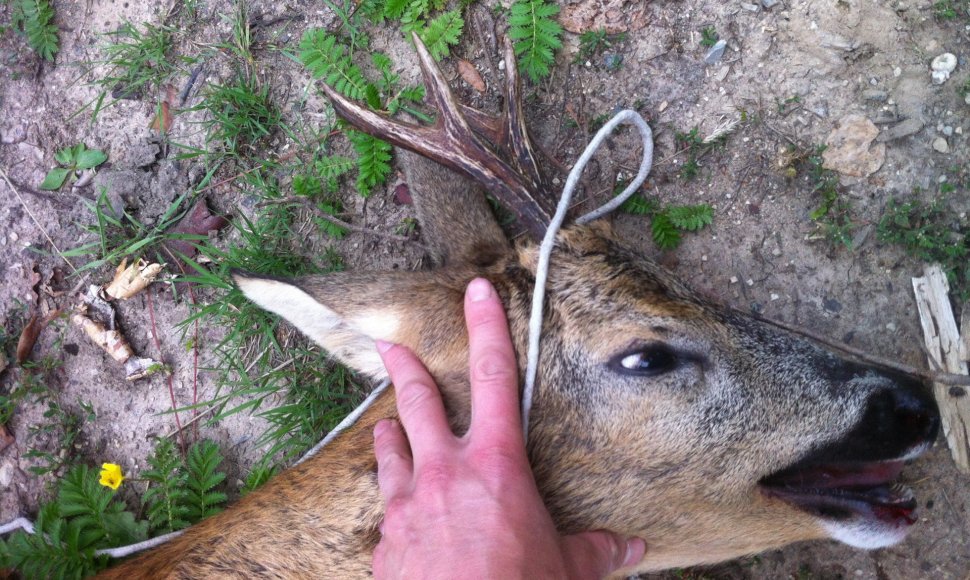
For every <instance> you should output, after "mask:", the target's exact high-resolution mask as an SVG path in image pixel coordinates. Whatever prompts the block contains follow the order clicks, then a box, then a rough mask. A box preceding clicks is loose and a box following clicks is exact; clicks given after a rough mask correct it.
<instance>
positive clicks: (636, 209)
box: [620, 194, 660, 215]
mask: <svg viewBox="0 0 970 580" xmlns="http://www.w3.org/2000/svg"><path fill="white" fill-rule="evenodd" d="M659 209H660V204H658V203H657V200H655V199H652V198H646V197H643V196H642V195H639V194H633V195H631V196H630V197H628V198H627V200H626V201H624V202H623V205H621V206H620V211H622V212H626V213H629V214H633V215H653V214H655V213H657V211H658V210H659Z"/></svg>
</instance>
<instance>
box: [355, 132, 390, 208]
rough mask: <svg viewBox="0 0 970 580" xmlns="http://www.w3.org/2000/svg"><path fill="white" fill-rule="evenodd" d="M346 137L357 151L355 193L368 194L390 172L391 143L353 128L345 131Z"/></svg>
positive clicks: (384, 179) (385, 178) (382, 181)
mask: <svg viewBox="0 0 970 580" xmlns="http://www.w3.org/2000/svg"><path fill="white" fill-rule="evenodd" d="M347 138H348V139H350V142H351V144H352V145H353V146H354V151H356V152H357V164H358V168H359V170H360V172H359V173H358V175H357V193H359V194H361V195H363V196H368V195H370V192H371V190H373V189H374V187H376V186H377V185H380V184H382V183H384V181H386V180H387V176H388V175H390V173H391V151H392V148H391V144H390V143H388V142H386V141H382V140H380V139H378V138H377V137H372V136H370V135H368V134H367V133H362V132H360V131H353V130H350V131H347Z"/></svg>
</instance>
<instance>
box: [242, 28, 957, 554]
mask: <svg viewBox="0 0 970 580" xmlns="http://www.w3.org/2000/svg"><path fill="white" fill-rule="evenodd" d="M414 41H415V44H416V46H417V49H418V53H419V55H420V60H421V65H422V70H423V73H424V75H425V81H426V87H427V89H428V93H429V96H430V100H431V101H432V103H433V104H435V105H436V106H437V108H438V111H439V116H438V119H437V122H436V124H435V125H434V126H431V127H422V126H414V125H409V124H405V123H400V122H396V121H392V120H390V119H387V118H385V117H384V116H382V115H380V114H378V113H374V112H372V111H369V110H366V109H364V108H361V107H359V106H357V105H356V104H354V103H352V102H350V101H348V100H347V99H345V98H343V97H341V96H340V95H339V94H337V93H336V92H334V91H333V90H330V89H327V94H328V95H329V96H330V98H331V99H332V100H333V104H334V107H335V109H336V110H337V112H338V113H339V114H340V115H341V116H343V117H344V118H345V119H347V120H348V121H350V122H351V123H352V124H353V125H355V126H356V127H357V128H359V129H361V130H364V131H367V132H370V133H372V134H374V135H376V136H378V137H381V138H383V139H386V140H388V141H390V142H392V143H394V144H395V145H397V146H399V147H402V148H404V149H408V150H412V151H414V152H416V153H417V154H418V155H415V154H413V153H407V152H401V154H400V158H401V160H402V163H403V166H404V171H405V174H406V176H407V181H408V183H409V185H410V187H411V190H412V194H413V196H414V199H415V203H416V206H417V211H418V213H419V217H420V219H421V223H422V227H423V231H424V234H425V236H426V238H427V239H428V243H429V244H430V246H431V249H432V252H431V253H432V256H431V257H432V260H433V262H434V264H435V265H436V266H437V267H436V269H434V270H431V271H421V272H373V273H363V272H343V273H336V274H332V275H327V276H316V277H313V276H311V277H306V278H300V279H296V280H278V279H269V278H263V277H259V276H256V275H250V274H242V273H238V274H237V275H236V282H237V284H238V285H239V287H240V288H241V289H242V290H243V292H244V293H245V294H246V295H247V296H248V297H249V298H250V299H252V300H253V301H254V302H256V303H257V304H259V305H261V306H262V307H264V308H266V309H268V310H271V311H273V312H276V313H278V314H280V315H281V316H283V317H284V318H286V319H287V320H289V321H290V322H291V323H292V324H293V325H295V326H296V327H298V328H299V329H301V330H302V331H303V332H304V333H305V334H306V335H307V336H309V337H310V338H311V339H313V340H314V341H316V342H317V343H318V344H320V345H321V346H322V347H323V348H325V349H326V350H328V351H329V352H331V353H332V354H333V355H334V356H336V357H338V358H339V359H340V360H341V361H343V362H344V363H346V364H347V365H349V366H351V367H353V368H354V369H356V370H357V371H359V372H361V373H364V374H366V375H368V376H370V377H373V378H375V379H382V378H385V377H386V372H385V371H384V368H383V366H382V364H381V362H380V359H379V358H378V355H377V351H376V349H375V347H374V341H375V340H376V339H381V340H386V341H393V342H397V343H401V344H404V345H406V346H408V347H409V348H411V349H412V350H413V351H414V352H415V353H416V354H417V355H418V356H419V357H420V358H421V359H422V360H423V361H424V362H425V364H426V366H427V367H428V369H429V370H430V371H431V373H432V374H433V376H434V377H435V378H436V380H437V381H438V384H439V386H440V388H441V390H442V393H443V396H444V399H445V403H446V406H447V408H448V410H449V414H450V417H451V420H452V424H453V427H454V428H455V429H456V430H458V431H461V430H463V429H465V428H466V426H467V422H468V417H469V394H468V389H469V383H468V369H467V343H466V337H465V330H464V324H463V321H462V296H463V291H464V288H465V286H466V285H467V283H468V282H469V281H470V280H471V279H472V278H474V277H476V276H483V277H486V278H488V279H490V280H491V281H492V283H493V284H494V285H495V287H496V288H497V290H498V292H499V293H500V294H501V296H502V299H503V302H504V303H505V306H506V309H507V311H508V315H509V324H510V327H511V331H512V336H513V340H514V341H515V343H516V349H517V352H518V353H519V359H520V368H524V366H525V361H524V356H525V355H524V352H525V344H526V335H527V328H526V324H527V319H528V316H529V308H530V305H531V294H532V290H533V284H534V272H535V263H536V253H537V246H536V244H535V243H533V242H531V241H525V242H521V243H518V244H515V245H512V244H510V243H509V242H508V241H507V240H506V238H505V237H504V235H503V233H502V231H501V229H500V228H499V226H498V224H497V223H496V221H495V220H494V218H493V217H492V215H491V213H490V210H489V208H488V205H487V203H486V201H485V198H484V195H483V191H482V189H483V188H484V189H485V190H487V191H489V192H490V193H491V194H493V195H495V196H496V197H498V198H499V199H500V200H502V202H503V203H504V204H505V205H507V206H508V207H509V208H511V209H512V210H513V211H515V212H516V213H517V215H518V216H519V220H520V223H521V224H522V225H524V226H525V229H526V230H527V231H528V232H529V233H530V234H532V235H533V236H534V237H540V236H541V235H542V233H543V232H544V231H545V226H546V224H547V223H548V222H549V219H550V217H549V216H550V215H551V214H552V211H551V205H550V196H548V195H546V192H545V191H544V190H543V185H542V183H543V182H542V178H541V176H540V172H539V168H538V163H537V162H536V161H535V156H534V155H533V154H532V149H531V147H530V145H529V139H528V134H527V132H526V130H525V126H524V123H523V113H522V110H521V100H520V98H519V94H518V80H517V78H516V73H515V69H514V63H515V57H514V55H513V54H512V52H511V48H510V46H509V45H508V43H506V55H505V62H506V63H507V66H508V72H507V84H506V99H505V107H506V108H505V114H504V115H503V116H502V117H501V118H499V119H495V118H491V117H488V116H486V115H484V114H482V113H479V112H477V111H474V110H471V109H467V108H465V107H463V106H461V105H460V104H458V103H457V102H456V101H455V99H454V97H453V96H452V94H451V92H450V90H449V89H448V86H447V84H446V82H445V80H444V79H443V77H442V75H441V74H440V72H439V71H438V70H437V68H436V66H435V64H434V63H433V61H432V59H431V57H430V56H429V55H428V53H427V51H426V50H425V49H424V47H423V46H422V44H421V42H420V40H419V39H417V37H415V39H414ZM429 159H430V160H432V161H429ZM452 170H455V171H457V172H459V173H461V174H462V175H464V176H465V177H462V176H459V175H458V174H456V173H455V172H454V171H452ZM466 177H467V178H470V179H471V181H470V180H469V179H466ZM546 293H547V298H546V308H545V311H544V313H543V317H544V325H543V335H542V346H541V355H540V366H539V378H538V382H537V387H536V394H535V399H534V402H533V409H532V420H531V424H530V432H529V449H528V451H529V455H530V458H531V461H532V465H533V469H534V472H535V476H536V479H537V481H538V484H539V488H540V490H541V491H542V493H543V494H544V497H545V501H546V503H547V505H548V507H549V509H550V511H551V512H552V515H553V517H554V519H555V520H556V522H557V525H558V526H559V527H560V529H561V531H562V532H566V533H571V532H576V531H580V530H586V529H597V528H601V529H609V530H612V531H615V532H618V533H621V534H625V535H635V536H640V537H643V538H645V539H646V541H647V545H648V550H647V556H646V557H645V559H644V561H643V562H642V563H641V565H640V566H639V567H638V568H637V571H645V570H657V569H662V568H668V567H673V566H687V565H693V564H699V563H708V562H716V561H720V560H724V559H727V558H731V557H735V556H739V555H743V554H750V553H754V552H758V551H762V550H765V549H768V548H772V547H777V546H782V545H785V544H788V543H791V542H795V541H800V540H807V539H815V538H826V537H829V538H835V539H837V540H841V541H843V542H845V543H848V544H850V545H853V546H857V547H860V548H876V547H881V546H886V545H890V544H893V543H895V542H898V541H899V540H901V539H902V538H903V537H904V536H905V534H906V532H907V529H908V527H909V526H910V524H912V523H913V521H914V518H913V516H912V514H913V510H914V508H915V501H914V499H913V497H912V494H911V492H909V491H908V490H906V489H904V488H902V487H899V486H897V485H895V484H893V480H894V479H895V478H896V476H897V475H898V473H899V471H900V470H901V468H902V465H903V461H905V460H907V459H909V458H912V457H914V456H916V455H918V454H920V453H921V452H922V451H924V450H925V449H927V448H928V447H929V445H930V444H931V443H932V441H933V440H934V438H935V436H936V433H937V429H938V422H939V418H938V413H937V410H936V407H935V404H934V403H933V401H932V399H931V397H930V396H929V395H928V394H927V393H926V392H924V390H923V388H922V386H921V385H920V384H916V383H914V382H912V381H910V380H908V379H906V378H904V377H900V376H896V375H894V374H892V373H890V372H888V371H886V370H883V369H880V368H874V367H870V366H864V365H862V364H860V363H857V362H853V361H851V360H847V359H845V358H841V357H840V356H839V355H837V354H835V353H833V352H830V351H828V350H825V349H823V348H821V347H820V346H818V345H816V344H814V343H812V342H809V341H807V340H805V339H803V338H800V337H797V336H795V335H792V334H789V333H787V332H784V331H781V330H779V329H777V328H775V327H773V326H771V325H768V324H766V323H764V322H761V321H758V320H755V319H753V318H751V317H749V316H747V315H744V314H742V313H739V312H736V311H732V310H730V309H727V308H725V307H723V306H719V305H716V304H713V303H710V302H708V301H707V300H705V299H703V298H701V297H700V296H698V295H697V294H696V293H694V292H692V291H691V290H689V289H688V288H687V287H685V286H684V285H683V284H681V283H680V282H678V281H677V280H676V278H675V277H674V276H672V275H671V274H670V273H669V272H667V271H665V270H664V269H663V268H661V267H659V266H658V265H656V264H655V263H653V262H651V261H649V260H647V259H645V258H643V257H641V256H639V255H637V253H636V252H634V251H632V250H630V249H628V248H627V247H625V246H624V245H623V243H622V242H621V241H619V240H616V239H615V238H614V236H613V235H612V234H611V232H610V228H609V226H608V225H607V224H605V223H594V224H592V225H589V226H574V227H571V228H567V229H566V230H564V231H562V232H561V233H560V235H559V237H558V240H557V244H556V248H555V251H554V253H553V255H552V261H551V267H550V272H549V281H548V286H547V288H546Z"/></svg>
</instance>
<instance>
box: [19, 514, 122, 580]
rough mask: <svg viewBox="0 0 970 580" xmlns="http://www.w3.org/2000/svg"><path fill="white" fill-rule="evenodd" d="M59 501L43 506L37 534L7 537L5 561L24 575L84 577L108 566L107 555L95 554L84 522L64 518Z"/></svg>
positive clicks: (32, 576) (31, 577)
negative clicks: (85, 532)
mask: <svg viewBox="0 0 970 580" xmlns="http://www.w3.org/2000/svg"><path fill="white" fill-rule="evenodd" d="M58 503H59V502H50V503H48V504H45V505H43V506H41V508H40V511H39V513H38V514H37V521H35V522H34V532H35V533H34V534H27V533H25V532H22V531H21V532H17V533H15V534H14V535H12V536H11V537H10V538H9V539H8V540H7V543H6V546H5V549H4V552H5V554H4V564H5V566H9V567H11V568H15V569H16V570H17V571H18V572H19V573H20V574H21V575H22V576H23V577H24V578H28V579H33V578H43V579H47V578H84V577H86V576H90V575H92V574H94V573H95V572H97V571H98V570H101V569H103V568H104V567H105V566H106V565H107V560H108V558H107V556H95V554H94V552H95V548H96V545H95V543H94V542H91V541H90V535H86V534H84V533H83V532H84V530H83V528H84V526H83V525H82V523H81V522H79V521H78V520H77V519H72V520H68V519H66V518H65V517H63V514H61V513H60V506H59V505H58Z"/></svg>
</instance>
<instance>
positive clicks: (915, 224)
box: [876, 195, 970, 301]
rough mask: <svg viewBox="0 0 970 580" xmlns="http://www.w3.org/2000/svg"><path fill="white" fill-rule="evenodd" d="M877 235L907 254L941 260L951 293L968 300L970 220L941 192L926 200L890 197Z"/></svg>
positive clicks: (969, 284)
mask: <svg viewBox="0 0 970 580" xmlns="http://www.w3.org/2000/svg"><path fill="white" fill-rule="evenodd" d="M876 235H877V238H878V239H879V241H880V242H883V243H887V244H895V245H898V246H901V247H902V248H903V250H905V251H906V253H907V254H909V255H910V256H913V257H915V258H917V259H919V260H922V261H924V262H927V263H930V264H933V263H938V264H940V266H941V267H942V268H943V271H944V272H945V273H946V275H947V278H948V280H949V282H950V286H951V290H952V291H953V293H954V295H955V296H957V297H958V298H959V299H960V300H961V301H966V300H970V222H968V220H967V218H966V216H965V215H964V216H960V215H958V214H957V213H956V212H954V211H952V210H951V209H950V208H949V205H948V202H947V198H946V197H945V196H944V195H939V196H937V197H936V198H935V199H933V200H932V201H930V202H928V203H926V202H923V201H920V200H919V199H918V198H915V197H913V198H912V199H909V200H906V201H900V200H897V199H895V198H893V199H890V200H889V203H888V204H887V205H886V209H885V211H884V212H883V215H882V217H881V218H880V219H879V223H878V225H877V226H876Z"/></svg>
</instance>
